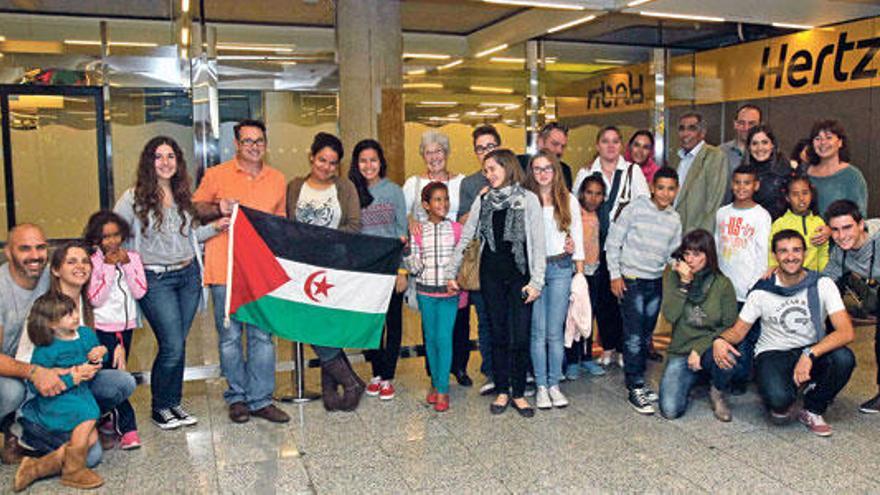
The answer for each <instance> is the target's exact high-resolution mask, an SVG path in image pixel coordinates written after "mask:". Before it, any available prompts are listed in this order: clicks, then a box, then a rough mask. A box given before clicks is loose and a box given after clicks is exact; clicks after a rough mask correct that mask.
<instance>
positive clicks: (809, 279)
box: [749, 268, 825, 342]
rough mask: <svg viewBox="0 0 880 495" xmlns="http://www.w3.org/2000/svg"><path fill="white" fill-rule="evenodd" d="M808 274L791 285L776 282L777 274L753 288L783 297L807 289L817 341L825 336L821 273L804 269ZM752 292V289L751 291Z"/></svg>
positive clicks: (759, 282)
mask: <svg viewBox="0 0 880 495" xmlns="http://www.w3.org/2000/svg"><path fill="white" fill-rule="evenodd" d="M804 270H805V271H806V272H807V276H806V277H804V279H803V280H801V281H800V282H798V283H797V284H795V285H792V286H790V287H783V286H781V285H777V284H776V275H773V277H772V278H769V279H763V280H759V281H758V282H757V283H756V284H755V285H754V286H753V287H752V289H751V290H763V291H766V292H769V293H771V294H776V295H777V296H781V297H793V296H794V295H795V294H797V293H798V292H800V291H802V290H804V289H806V290H807V309H808V310H809V311H810V321H812V322H813V327H815V328H816V342H818V341H820V340H822V339H823V338H825V324H824V322H823V321H822V308H821V306H820V305H819V285H818V284H819V274H818V273H816V272H814V271H813V270H807V269H806V268H805V269H804ZM749 292H751V291H749Z"/></svg>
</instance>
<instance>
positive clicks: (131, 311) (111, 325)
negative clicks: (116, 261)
mask: <svg viewBox="0 0 880 495" xmlns="http://www.w3.org/2000/svg"><path fill="white" fill-rule="evenodd" d="M128 259H129V262H128V263H126V264H124V265H122V264H120V265H110V264H107V263H105V262H104V253H103V252H102V251H101V250H100V249H96V250H95V253H94V254H93V255H92V279H91V281H90V282H89V302H91V303H92V306H94V308H95V330H100V331H104V332H121V331H123V330H128V329H131V328H135V327H136V326H137V303H136V302H135V301H136V300H137V299H140V298H142V297H144V294H146V293H147V276H146V274H145V273H144V264H143V263H142V262H141V257H140V255H139V254H137V253H136V252H134V251H128Z"/></svg>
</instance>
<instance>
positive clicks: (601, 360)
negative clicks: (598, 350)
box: [597, 351, 613, 366]
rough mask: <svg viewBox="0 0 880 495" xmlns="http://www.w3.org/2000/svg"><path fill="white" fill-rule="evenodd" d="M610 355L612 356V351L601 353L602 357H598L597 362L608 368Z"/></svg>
mask: <svg viewBox="0 0 880 495" xmlns="http://www.w3.org/2000/svg"><path fill="white" fill-rule="evenodd" d="M612 354H613V351H602V355H601V356H599V359H597V361H598V362H599V364H601V365H602V366H609V365H610V364H611V357H612V356H611V355H612Z"/></svg>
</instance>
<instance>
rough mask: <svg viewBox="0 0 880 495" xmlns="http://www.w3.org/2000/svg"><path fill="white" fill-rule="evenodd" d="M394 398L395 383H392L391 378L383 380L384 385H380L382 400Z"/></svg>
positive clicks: (380, 397)
mask: <svg viewBox="0 0 880 495" xmlns="http://www.w3.org/2000/svg"><path fill="white" fill-rule="evenodd" d="M393 398H394V385H392V384H391V381H390V380H383V381H382V385H381V386H380V387H379V399H380V400H391V399H393Z"/></svg>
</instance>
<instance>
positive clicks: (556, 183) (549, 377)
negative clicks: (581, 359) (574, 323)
mask: <svg viewBox="0 0 880 495" xmlns="http://www.w3.org/2000/svg"><path fill="white" fill-rule="evenodd" d="M525 186H526V189H528V190H530V191H532V192H533V193H535V194H536V195H537V196H538V199H539V200H540V201H541V211H542V218H543V220H544V241H545V250H546V258H547V269H546V271H545V272H544V290H543V291H541V296H540V297H538V299H536V300H535V304H534V307H533V308H532V337H531V356H532V366H533V367H534V369H535V384H536V385H537V387H538V392H537V394H536V396H535V405H537V407H538V409H550V408H551V407H565V406H567V405H568V399H566V397H565V395H564V394H563V393H562V391H561V390H560V389H559V382H560V381H562V360H563V357H564V355H565V347H564V345H563V333H564V327H565V316H566V314H567V313H568V298H569V295H570V294H571V277H572V267H573V266H574V268H575V270H576V271H577V273H578V274H582V273H583V271H584V240H583V238H584V234H583V224H582V223H581V222H580V221H574V220H580V218H579V217H577V218H575V217H574V215H575V214H578V213H580V205H579V204H578V201H577V198H575V197H574V195H572V194H571V193H570V192H568V188H566V187H565V182H564V181H563V177H562V167H561V166H560V164H559V160H558V159H557V158H556V156H554V155H553V154H550V153H547V152H544V151H541V152H539V153H538V154H536V155H535V156H534V157H532V159H531V161H530V162H529V167H528V170H527V172H526V180H525Z"/></svg>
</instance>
